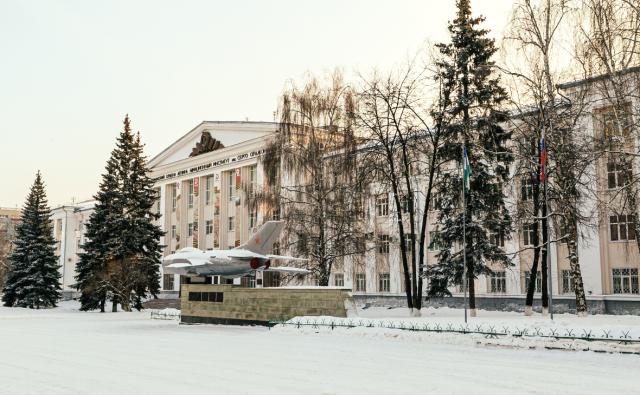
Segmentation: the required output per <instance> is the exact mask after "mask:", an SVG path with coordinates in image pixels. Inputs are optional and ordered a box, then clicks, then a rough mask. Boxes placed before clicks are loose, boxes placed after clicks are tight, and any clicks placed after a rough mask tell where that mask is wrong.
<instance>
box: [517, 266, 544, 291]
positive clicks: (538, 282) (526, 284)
mask: <svg viewBox="0 0 640 395" xmlns="http://www.w3.org/2000/svg"><path fill="white" fill-rule="evenodd" d="M530 280H531V271H530V270H527V271H525V272H523V273H522V292H524V293H526V292H527V290H528V289H529V281H530ZM534 292H542V273H541V272H540V271H538V272H537V273H536V288H535V289H534Z"/></svg>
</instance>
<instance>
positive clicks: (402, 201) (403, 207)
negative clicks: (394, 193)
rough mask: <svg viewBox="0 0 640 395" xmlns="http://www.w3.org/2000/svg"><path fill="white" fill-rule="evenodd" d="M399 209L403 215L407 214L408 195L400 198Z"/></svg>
mask: <svg viewBox="0 0 640 395" xmlns="http://www.w3.org/2000/svg"><path fill="white" fill-rule="evenodd" d="M414 204H415V203H414ZM400 209H401V210H402V212H403V213H405V214H406V213H408V212H409V195H402V196H400Z"/></svg>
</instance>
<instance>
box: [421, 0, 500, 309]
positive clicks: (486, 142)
mask: <svg viewBox="0 0 640 395" xmlns="http://www.w3.org/2000/svg"><path fill="white" fill-rule="evenodd" d="M456 5H457V9H458V11H457V17H456V19H455V20H454V21H453V22H451V23H450V24H449V32H450V35H451V43H449V44H439V45H438V46H437V47H438V49H439V51H440V54H441V60H440V61H439V62H438V64H437V65H438V69H439V72H438V77H437V78H438V79H439V82H440V83H441V84H442V86H443V87H444V88H443V89H447V90H448V91H449V92H450V95H451V96H450V100H451V106H450V111H449V114H450V118H451V119H450V121H449V123H448V125H447V126H446V127H445V128H444V130H443V136H442V139H443V141H444V144H443V146H442V148H441V149H440V151H439V155H440V156H441V158H442V160H443V161H447V162H448V163H450V165H451V166H450V168H451V170H454V169H453V166H454V164H455V165H456V166H457V168H458V169H460V168H461V167H462V150H463V147H466V150H467V152H468V158H469V164H470V167H471V174H470V180H469V190H468V191H467V192H466V193H465V200H466V202H465V203H466V204H465V207H464V210H465V211H464V213H463V209H461V206H462V202H463V197H462V193H463V191H462V179H461V177H462V172H461V171H455V170H454V171H443V172H442V174H441V176H440V180H439V182H438V189H439V191H438V195H439V199H438V202H437V204H436V206H437V208H438V209H439V214H438V224H439V227H440V232H439V236H438V243H439V244H440V246H441V248H440V252H439V254H438V263H437V264H436V265H434V266H433V267H431V268H430V269H429V270H428V275H429V276H430V280H431V282H430V289H429V294H430V295H446V294H449V291H448V289H447V288H448V287H450V286H452V285H462V284H463V283H464V282H463V278H462V277H463V272H464V268H463V266H464V265H463V262H464V257H463V254H462V250H461V248H460V247H461V246H462V242H463V218H464V221H465V225H466V265H467V268H466V269H467V270H466V272H467V276H468V277H467V284H468V285H467V286H468V289H469V307H470V308H471V314H472V315H475V288H474V279H475V278H476V277H477V276H478V275H483V274H485V275H488V274H490V273H491V272H492V271H491V269H490V264H495V265H501V266H507V265H510V260H509V258H508V257H507V256H506V254H505V253H504V251H503V250H502V249H501V248H500V246H499V244H501V243H500V242H499V240H501V239H502V240H504V238H505V237H508V236H509V235H510V234H511V218H510V216H509V213H508V211H507V209H506V207H505V194H504V189H503V184H502V183H503V182H504V181H507V179H508V176H509V169H508V166H509V164H510V163H511V161H512V156H511V153H510V152H509V150H508V148H507V147H506V142H507V141H508V140H509V138H510V134H509V133H508V132H506V131H505V130H503V128H502V127H501V126H500V124H501V123H502V122H504V121H506V119H507V114H506V113H505V112H503V111H502V110H501V107H502V106H503V102H504V101H505V100H506V98H507V95H506V91H505V90H504V89H503V88H502V87H501V85H500V79H499V77H497V76H495V74H494V73H493V70H492V69H493V65H494V63H493V62H492V60H491V57H492V56H493V55H494V53H495V52H496V47H495V44H494V41H493V40H492V39H490V38H488V37H487V33H488V31H487V30H484V29H480V28H479V27H478V25H480V23H482V22H483V21H484V18H482V17H479V18H473V17H472V16H471V6H470V2H469V0H458V1H457V3H456ZM463 214H464V215H463Z"/></svg>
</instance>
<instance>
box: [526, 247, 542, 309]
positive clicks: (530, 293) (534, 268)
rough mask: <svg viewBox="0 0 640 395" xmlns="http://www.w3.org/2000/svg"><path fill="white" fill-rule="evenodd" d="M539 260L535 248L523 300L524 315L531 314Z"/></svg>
mask: <svg viewBox="0 0 640 395" xmlns="http://www.w3.org/2000/svg"><path fill="white" fill-rule="evenodd" d="M535 239H537V237H536V238H534V241H535ZM536 243H537V241H536ZM539 260H540V247H538V246H536V247H535V248H534V250H533V263H532V264H531V273H529V281H528V282H527V297H526V300H525V308H524V315H532V314H533V294H534V293H535V292H536V280H537V279H538V261H539ZM543 265H544V261H543ZM543 267H544V266H543ZM543 270H544V269H543ZM525 280H526V279H525Z"/></svg>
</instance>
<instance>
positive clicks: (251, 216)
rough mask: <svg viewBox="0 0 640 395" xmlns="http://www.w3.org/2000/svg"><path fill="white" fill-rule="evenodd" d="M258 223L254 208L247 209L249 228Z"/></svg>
mask: <svg viewBox="0 0 640 395" xmlns="http://www.w3.org/2000/svg"><path fill="white" fill-rule="evenodd" d="M257 224H258V213H256V211H255V210H251V211H249V228H255V227H256V225H257Z"/></svg>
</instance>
